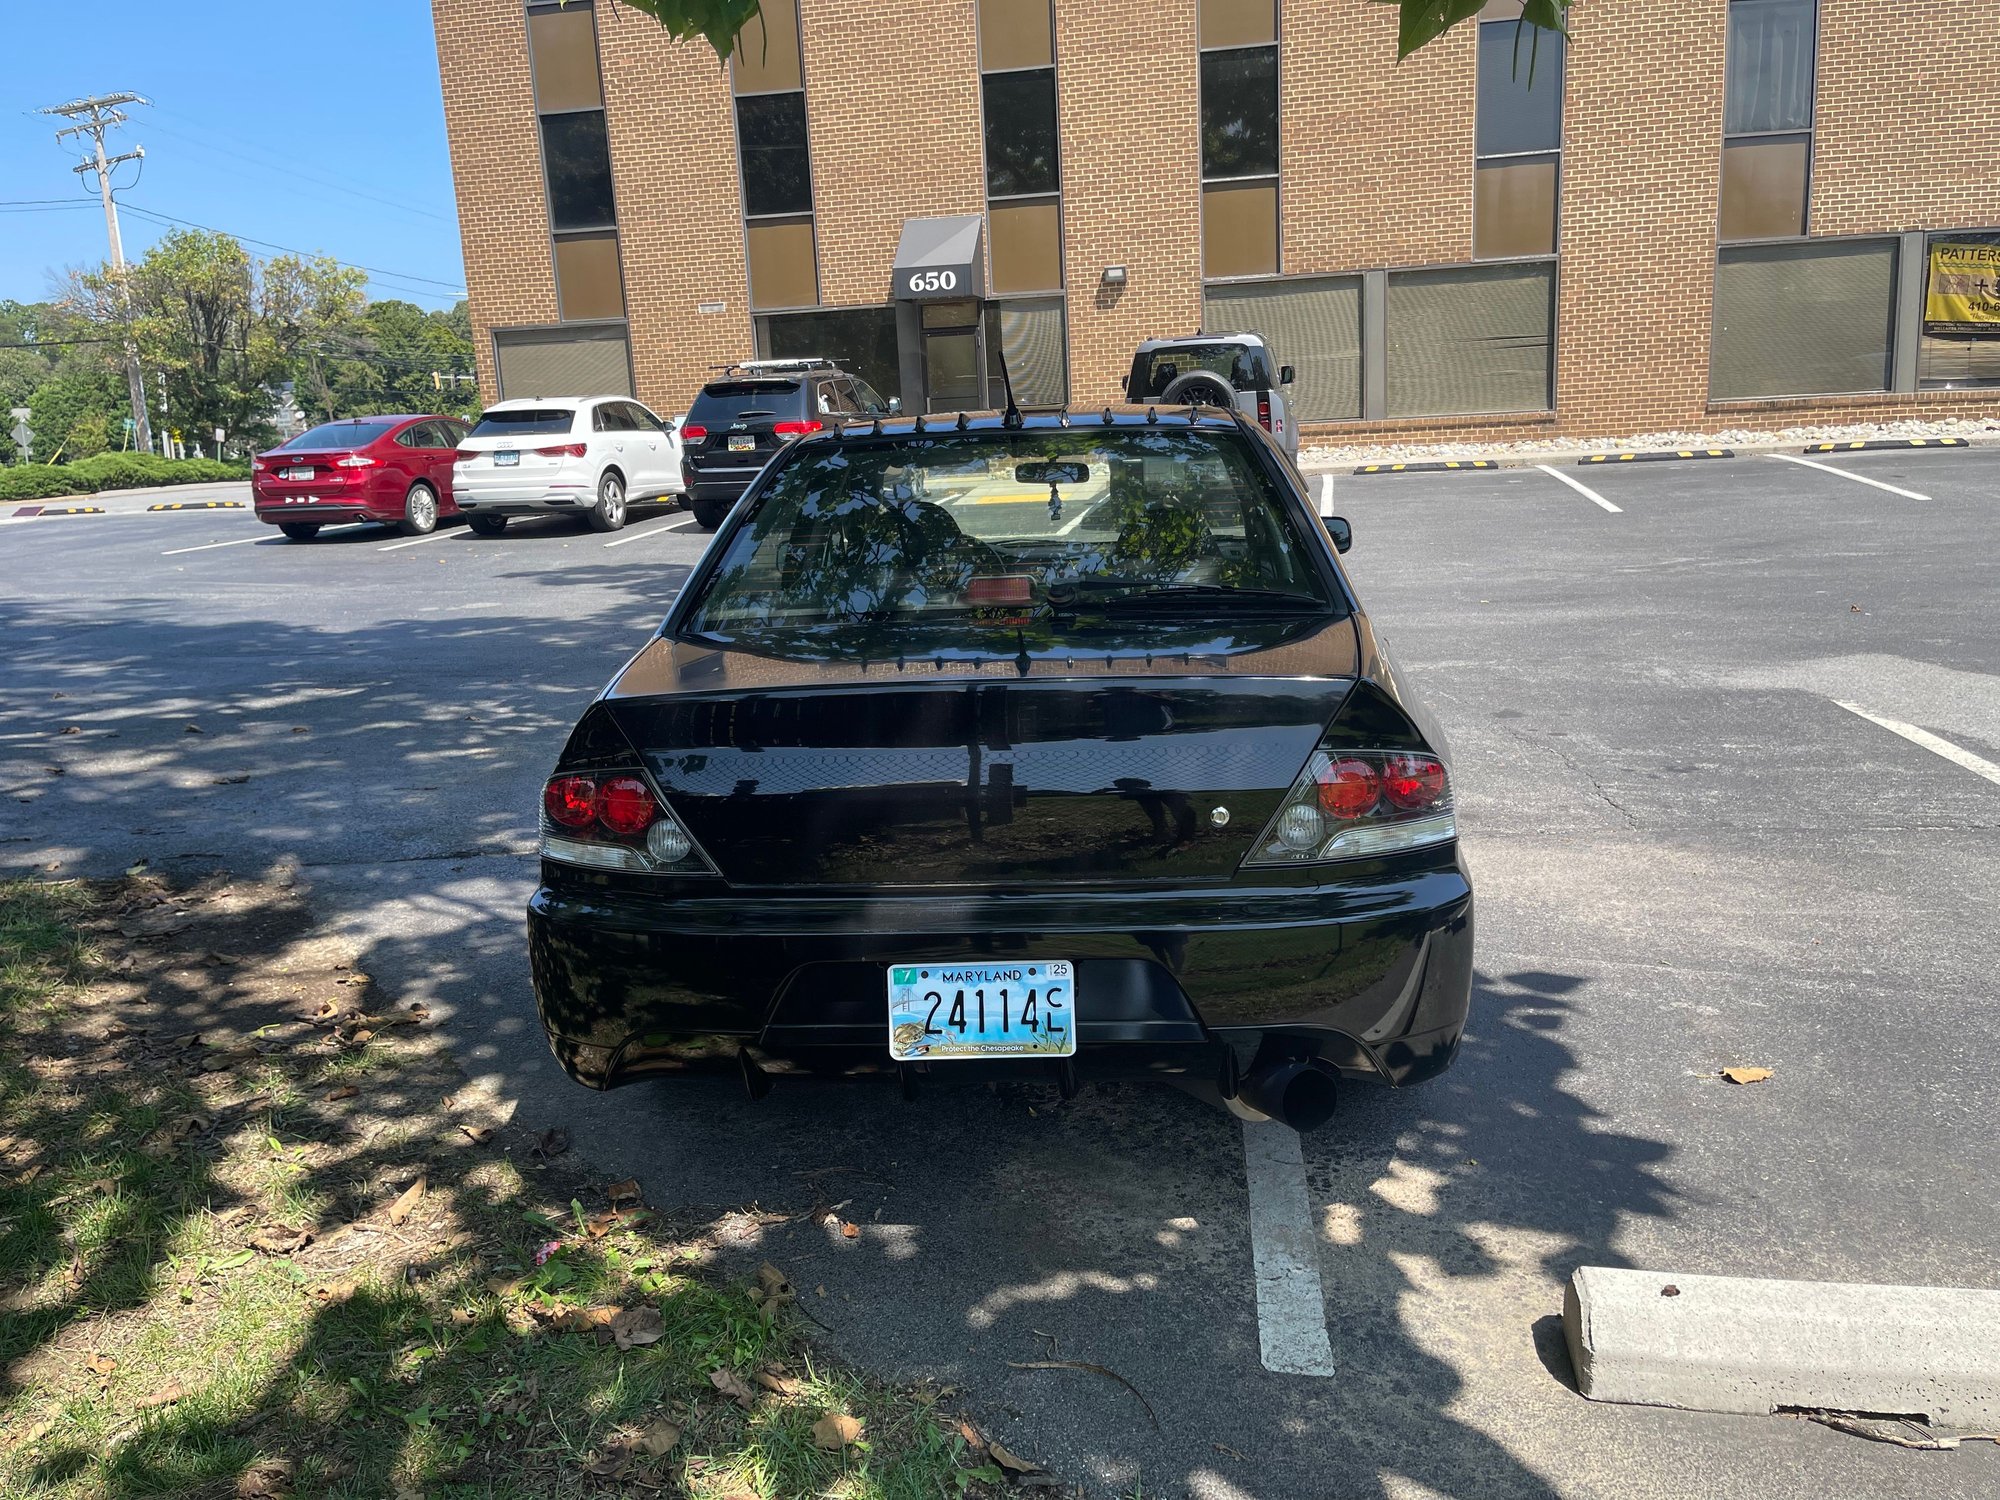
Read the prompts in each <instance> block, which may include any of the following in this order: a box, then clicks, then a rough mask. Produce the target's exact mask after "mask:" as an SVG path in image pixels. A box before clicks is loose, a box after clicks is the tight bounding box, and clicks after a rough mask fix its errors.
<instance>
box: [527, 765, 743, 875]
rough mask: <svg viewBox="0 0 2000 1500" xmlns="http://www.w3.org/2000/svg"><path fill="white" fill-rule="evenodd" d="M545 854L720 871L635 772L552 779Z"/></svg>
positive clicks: (624, 866) (546, 800) (608, 864)
mask: <svg viewBox="0 0 2000 1500" xmlns="http://www.w3.org/2000/svg"><path fill="white" fill-rule="evenodd" d="M542 858H544V859H552V860H557V861H559V862H561V863H563V864H571V865H587V866H589V867H591V868H593V869H599V870H631V871H637V872H639V873H642V874H649V873H655V872H662V873H671V874H676V875H712V874H714V873H715V866H714V865H712V864H710V863H709V862H708V859H707V858H706V857H705V856H704V855H703V854H702V852H701V851H700V850H699V849H697V848H695V844H694V838H693V836H692V835H691V834H689V833H688V831H687V830H686V829H685V828H683V827H682V826H681V823H680V820H679V819H678V818H676V817H675V816H674V815H673V813H672V812H671V811H669V810H668V809H667V808H666V807H663V806H662V805H661V804H660V801H659V799H658V798H657V797H655V796H654V795H653V789H652V787H651V786H650V785H649V784H648V783H647V781H646V779H645V778H644V777H643V776H639V775H636V774H634V773H632V772H629V771H620V772H615V773H613V774H611V775H606V776H579V775H567V776H556V777H552V778H551V779H550V780H549V782H548V784H547V785H546V786H544V787H543V788H542Z"/></svg>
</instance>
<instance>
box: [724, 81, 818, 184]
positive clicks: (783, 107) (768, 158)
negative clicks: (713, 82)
mask: <svg viewBox="0 0 2000 1500" xmlns="http://www.w3.org/2000/svg"><path fill="white" fill-rule="evenodd" d="M736 131H737V137H738V139H739V140H740V141H741V142H742V145H743V211H744V212H745V213H748V214H803V213H811V212H812V162H811V158H810V157H809V156H808V154H807V152H806V96H805V95H804V94H761V95H758V96H756V97H755V98H747V99H738V100H737V101H736Z"/></svg>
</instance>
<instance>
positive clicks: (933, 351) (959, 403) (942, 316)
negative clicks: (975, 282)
mask: <svg viewBox="0 0 2000 1500" xmlns="http://www.w3.org/2000/svg"><path fill="white" fill-rule="evenodd" d="M923 329H924V410H925V411H926V412H934V411H976V410H978V409H980V408H981V407H984V406H985V405H986V404H987V403H986V382H985V380H984V379H983V378H982V373H983V368H984V367H983V363H982V361H981V359H980V345H981V344H982V343H983V342H984V338H985V335H984V333H983V331H982V330H981V328H980V324H979V304H978V303H977V302H970V301H968V302H928V303H925V304H924V309H923Z"/></svg>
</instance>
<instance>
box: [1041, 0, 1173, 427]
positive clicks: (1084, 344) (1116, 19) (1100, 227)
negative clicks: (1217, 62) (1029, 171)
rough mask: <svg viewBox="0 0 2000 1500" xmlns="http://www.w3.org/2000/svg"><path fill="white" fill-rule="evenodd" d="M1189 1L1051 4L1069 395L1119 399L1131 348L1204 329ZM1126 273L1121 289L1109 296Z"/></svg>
mask: <svg viewBox="0 0 2000 1500" xmlns="http://www.w3.org/2000/svg"><path fill="white" fill-rule="evenodd" d="M1200 98H1201V71H1200V67H1199V65H1198V63H1197V62H1196V53H1195V6H1194V0H1176V3H1174V4H1171V5H1137V4H1128V3H1124V0H1090V3H1085V4H1078V3H1075V0H1062V3H1058V4H1057V6H1056V103H1057V108H1058V110H1059V111H1060V115H1061V129H1062V139H1061V149H1062V185H1063V274H1064V277H1065V279H1066V280H1067V282H1068V284H1069V307H1068V313H1069V390H1070V399H1071V400H1073V401H1075V402H1077V403H1079V404H1088V403H1091V402H1095V401H1115V400H1118V399H1120V398H1121V396H1122V393H1123V388H1124V383H1125V375H1126V373H1127V372H1128V371H1129V370H1130V369H1131V368H1132V350H1133V349H1134V347H1135V346H1136V345H1137V344H1138V343H1139V342H1140V341H1141V340H1142V339H1145V338H1148V337H1151V336H1154V335H1161V334H1171V333H1184V332H1191V331H1192V330H1194V329H1196V328H1198V327H1200V326H1201V136H1200V108H1201V104H1200ZM1106 266H1124V267H1125V268H1126V276H1127V280H1126V284H1125V285H1124V286H1123V287H1122V288H1113V287H1105V286H1102V285H1101V284H1100V281H1101V278H1102V275H1103V272H1104V268H1105V267H1106Z"/></svg>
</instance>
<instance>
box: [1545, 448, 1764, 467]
mask: <svg viewBox="0 0 2000 1500" xmlns="http://www.w3.org/2000/svg"><path fill="white" fill-rule="evenodd" d="M1735 456H1736V450H1735V449H1734V448H1657V449H1646V450H1644V451H1641V452H1635V453H1593V454H1591V455H1590V456H1589V457H1588V458H1579V459H1578V460H1577V462H1578V463H1579V464H1652V463H1665V462H1667V461H1669V460H1673V461H1678V460H1680V459H1684V458H1734V457H1735Z"/></svg>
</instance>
